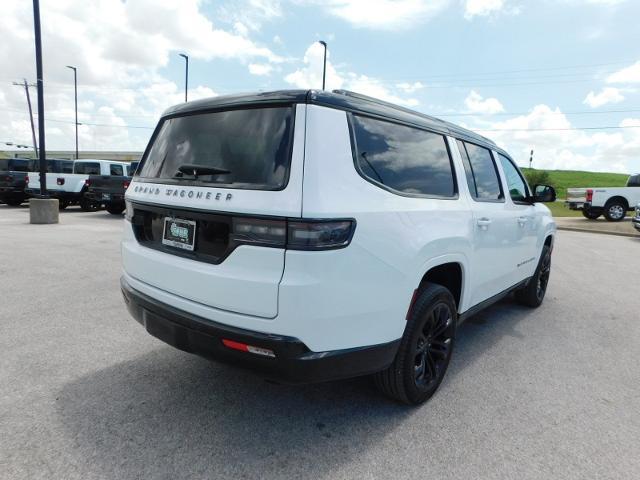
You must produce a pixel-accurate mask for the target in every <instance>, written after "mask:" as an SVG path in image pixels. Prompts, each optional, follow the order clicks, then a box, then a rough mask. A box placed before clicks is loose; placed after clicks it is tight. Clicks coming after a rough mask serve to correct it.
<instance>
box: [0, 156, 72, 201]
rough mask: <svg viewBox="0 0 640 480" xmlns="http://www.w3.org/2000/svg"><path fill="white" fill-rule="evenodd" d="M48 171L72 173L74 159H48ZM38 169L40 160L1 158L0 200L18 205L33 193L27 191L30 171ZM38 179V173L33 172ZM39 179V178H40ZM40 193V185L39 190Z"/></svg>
mask: <svg viewBox="0 0 640 480" xmlns="http://www.w3.org/2000/svg"><path fill="white" fill-rule="evenodd" d="M46 163H47V172H48V173H71V171H72V169H73V160H61V159H55V158H52V159H47V161H46ZM36 170H38V160H33V159H27V158H9V159H1V160H0V200H1V201H3V202H5V203H6V204H8V205H12V206H17V205H20V204H21V203H23V202H24V201H25V200H27V199H28V198H29V197H30V196H31V195H29V193H28V192H27V190H28V188H27V185H28V178H29V172H35V171H36ZM32 176H33V178H36V179H38V174H37V173H35V174H34V173H32ZM38 181H39V179H38ZM37 193H39V187H38V191H37V192H35V191H34V192H33V194H37Z"/></svg>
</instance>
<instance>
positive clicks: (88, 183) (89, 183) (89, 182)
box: [84, 178, 91, 188]
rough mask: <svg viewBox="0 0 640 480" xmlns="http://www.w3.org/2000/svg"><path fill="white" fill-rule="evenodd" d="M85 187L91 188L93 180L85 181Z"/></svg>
mask: <svg viewBox="0 0 640 480" xmlns="http://www.w3.org/2000/svg"><path fill="white" fill-rule="evenodd" d="M84 186H85V187H87V188H89V187H90V186H91V180H89V179H88V178H87V179H86V180H85V181H84Z"/></svg>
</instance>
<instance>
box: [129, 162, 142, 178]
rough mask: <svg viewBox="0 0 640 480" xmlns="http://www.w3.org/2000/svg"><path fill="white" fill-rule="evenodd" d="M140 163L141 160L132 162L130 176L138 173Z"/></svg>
mask: <svg viewBox="0 0 640 480" xmlns="http://www.w3.org/2000/svg"><path fill="white" fill-rule="evenodd" d="M139 163H140V162H131V164H130V165H129V176H133V174H134V173H136V170H137V168H138V164H139Z"/></svg>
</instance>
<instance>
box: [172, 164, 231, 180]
mask: <svg viewBox="0 0 640 480" xmlns="http://www.w3.org/2000/svg"><path fill="white" fill-rule="evenodd" d="M229 173H231V170H227V169H226V168H219V167H210V166H209V165H200V164H197V163H185V164H184V165H180V166H179V167H178V173H176V177H181V176H182V174H185V175H193V176H194V177H198V176H200V175H228V174H229Z"/></svg>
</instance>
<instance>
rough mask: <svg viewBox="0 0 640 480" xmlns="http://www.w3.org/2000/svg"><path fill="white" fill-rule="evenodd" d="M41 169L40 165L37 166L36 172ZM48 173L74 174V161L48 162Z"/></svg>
mask: <svg viewBox="0 0 640 480" xmlns="http://www.w3.org/2000/svg"><path fill="white" fill-rule="evenodd" d="M39 168H40V165H39V164H36V169H35V170H36V171H37V170H38V169H39ZM47 172H50V173H73V161H72V160H47Z"/></svg>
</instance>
